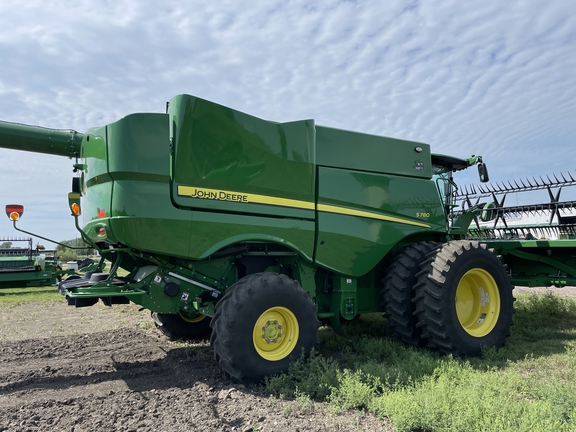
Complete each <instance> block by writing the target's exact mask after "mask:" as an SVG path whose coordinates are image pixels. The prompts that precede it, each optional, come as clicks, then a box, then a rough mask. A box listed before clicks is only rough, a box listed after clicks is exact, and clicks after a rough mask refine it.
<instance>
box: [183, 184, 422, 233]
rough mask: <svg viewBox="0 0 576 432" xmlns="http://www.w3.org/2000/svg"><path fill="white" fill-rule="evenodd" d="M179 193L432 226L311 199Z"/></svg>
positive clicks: (196, 191) (193, 190)
mask: <svg viewBox="0 0 576 432" xmlns="http://www.w3.org/2000/svg"><path fill="white" fill-rule="evenodd" d="M178 195H179V196H184V197H190V198H197V199H208V200H214V201H228V202H239V203H249V204H268V205H276V206H280V207H292V208H299V209H304V210H317V211H321V212H325V213H336V214H342V215H347V216H358V217H363V218H368V219H376V220H382V221H386V222H395V223H401V224H404V225H412V226H417V227H422V228H431V225H428V224H425V223H422V222H416V221H412V220H409V219H402V218H398V217H394V216H387V215H384V214H381V213H374V212H368V211H363V210H356V209H351V208H346V207H339V206H333V205H327V204H318V205H317V206H316V205H315V204H314V203H313V202H309V201H300V200H292V199H287V198H278V197H273V196H268V195H257V194H248V193H243V192H231V191H226V190H219V189H207V188H197V187H194V186H181V185H180V186H178Z"/></svg>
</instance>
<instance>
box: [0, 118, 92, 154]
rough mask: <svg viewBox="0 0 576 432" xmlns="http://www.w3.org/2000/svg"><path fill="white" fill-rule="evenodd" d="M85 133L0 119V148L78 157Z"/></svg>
mask: <svg viewBox="0 0 576 432" xmlns="http://www.w3.org/2000/svg"><path fill="white" fill-rule="evenodd" d="M84 137H85V135H84V134H81V133H78V132H76V131H74V130H59V129H48V128H43V127H40V126H29V125H23V124H18V123H9V122H3V121H0V148H8V149H13V150H23V151H30V152H34V153H45V154H51V155H56V156H66V157H69V158H73V157H78V156H79V155H80V148H81V146H82V140H83V139H84Z"/></svg>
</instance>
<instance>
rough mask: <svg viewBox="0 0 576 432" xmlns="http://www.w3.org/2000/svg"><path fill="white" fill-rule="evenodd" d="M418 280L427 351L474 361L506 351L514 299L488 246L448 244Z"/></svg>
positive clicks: (431, 258) (424, 266)
mask: <svg viewBox="0 0 576 432" xmlns="http://www.w3.org/2000/svg"><path fill="white" fill-rule="evenodd" d="M417 276H418V283H417V285H416V286H415V290H416V296H415V299H414V300H415V303H416V315H417V318H418V326H419V327H420V329H421V330H422V337H423V338H424V339H425V340H426V345H427V346H428V347H429V348H433V349H436V350H438V351H440V352H442V353H445V354H453V355H455V356H463V355H468V356H472V355H477V354H479V353H480V351H481V350H482V347H500V346H502V345H504V343H505V341H506V338H507V337H508V335H509V334H510V327H511V326H512V314H513V312H514V307H513V304H514V298H513V296H512V287H511V285H510V280H509V278H508V275H507V273H506V268H505V266H504V265H503V264H502V262H501V261H500V259H499V258H498V257H497V256H496V255H494V254H493V253H492V252H491V251H490V250H488V249H486V245H482V244H479V243H478V242H472V241H464V240H461V241H452V242H449V243H446V244H445V245H444V246H443V247H442V248H441V249H439V250H438V251H437V252H436V253H435V254H431V255H429V256H428V259H427V260H426V261H425V262H424V263H423V264H422V270H421V271H420V273H419V274H418V275H417Z"/></svg>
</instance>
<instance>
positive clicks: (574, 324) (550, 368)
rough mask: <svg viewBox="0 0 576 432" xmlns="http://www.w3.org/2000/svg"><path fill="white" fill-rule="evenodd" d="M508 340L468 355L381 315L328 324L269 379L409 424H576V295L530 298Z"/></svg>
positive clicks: (437, 427) (337, 407) (282, 391)
mask: <svg viewBox="0 0 576 432" xmlns="http://www.w3.org/2000/svg"><path fill="white" fill-rule="evenodd" d="M515 306H516V313H515V325H514V326H513V327H512V334H511V336H510V338H509V339H508V342H507V345H506V346H505V347H503V348H501V349H499V350H496V349H487V350H485V351H484V352H483V353H482V355H481V356H479V357H475V358H470V359H460V358H452V357H450V356H440V355H438V354H436V353H434V352H431V351H428V350H425V349H415V348H412V347H408V346H405V345H403V344H401V343H400V342H398V341H396V340H395V339H394V338H392V337H391V336H390V334H389V332H388V330H387V329H386V321H385V320H384V319H383V318H381V317H380V316H379V315H378V314H375V315H369V316H363V317H361V318H360V319H358V320H356V321H354V322H351V323H349V324H347V325H346V326H345V334H346V337H345V338H344V337H339V336H337V335H335V334H334V332H333V331H332V330H330V329H326V328H323V329H321V331H320V339H321V345H320V348H319V349H318V350H317V351H315V352H313V354H312V356H311V357H310V358H309V359H308V360H304V359H301V360H299V361H298V362H295V363H294V364H293V365H292V367H291V369H290V371H289V373H288V374H284V375H280V376H277V377H272V378H269V379H267V380H266V382H265V383H264V385H263V388H262V390H263V391H264V392H266V393H268V394H269V395H271V396H273V397H295V398H296V397H298V398H302V397H303V396H308V397H310V398H312V399H315V400H319V401H325V402H327V403H328V404H329V406H330V408H331V409H332V410H334V411H336V412H338V411H342V410H349V409H354V410H360V411H367V412H372V413H374V414H377V415H379V416H382V417H388V418H390V419H391V420H392V422H393V423H394V426H395V427H396V428H397V429H398V430H399V431H413V430H415V431H471V430H474V431H555V432H556V431H565V430H566V431H568V430H574V429H576V300H574V299H570V298H560V297H557V296H554V295H544V296H542V295H523V296H519V299H518V301H517V302H516V305H515Z"/></svg>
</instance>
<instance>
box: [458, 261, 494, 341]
mask: <svg viewBox="0 0 576 432" xmlns="http://www.w3.org/2000/svg"><path fill="white" fill-rule="evenodd" d="M456 314H457V315H458V321H459V322H460V325H462V328H463V329H464V330H465V331H466V333H468V334H469V335H471V336H474V337H483V336H486V335H487V334H489V333H490V332H491V331H492V330H493V329H494V326H495V325H496V322H497V321H498V317H499V316H500V292H499V291H498V285H497V284H496V281H494V278H493V277H492V275H491V274H490V273H488V272H487V271H486V270H483V269H480V268H475V269H472V270H470V271H468V272H466V274H464V276H462V279H460V283H459V284H458V288H456Z"/></svg>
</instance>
